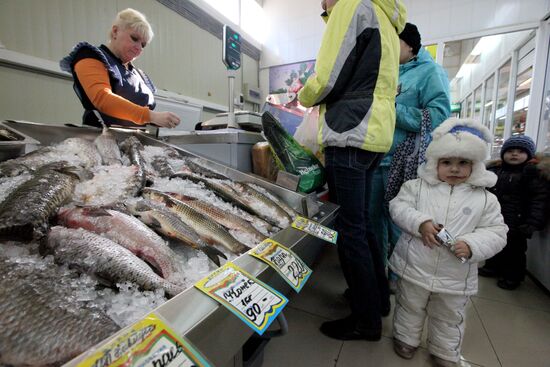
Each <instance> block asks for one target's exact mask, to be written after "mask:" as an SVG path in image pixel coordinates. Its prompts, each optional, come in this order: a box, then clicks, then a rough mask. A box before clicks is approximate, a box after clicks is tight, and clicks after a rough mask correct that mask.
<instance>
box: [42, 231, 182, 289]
mask: <svg viewBox="0 0 550 367" xmlns="http://www.w3.org/2000/svg"><path fill="white" fill-rule="evenodd" d="M44 246H45V247H46V248H47V249H48V250H49V251H50V252H52V253H53V255H54V258H55V260H56V261H58V262H60V263H63V264H69V265H73V266H76V267H78V268H80V269H82V271H84V272H86V273H91V274H95V275H99V276H100V277H102V278H105V279H107V280H109V281H111V282H113V283H120V282H124V281H130V282H133V283H136V284H138V285H139V286H140V287H141V288H143V289H145V290H154V289H158V288H161V289H164V290H165V291H166V293H168V294H169V295H171V296H175V295H176V294H178V293H180V292H181V291H183V287H182V286H179V285H175V284H172V283H170V282H168V281H166V280H165V279H163V278H161V277H160V276H158V275H157V274H156V273H155V272H154V271H153V270H152V269H151V268H150V267H149V265H147V264H146V263H145V262H144V261H143V260H141V259H140V258H138V257H137V256H135V255H134V254H132V253H131V252H130V251H129V250H127V249H125V248H124V247H122V246H120V245H119V244H117V243H116V242H113V241H111V240H110V239H108V238H105V237H102V236H99V235H97V234H95V233H92V232H89V231H86V230H84V229H82V228H79V229H71V228H65V227H60V226H56V227H53V228H52V229H51V230H50V233H49V234H48V238H47V241H45V242H44Z"/></svg>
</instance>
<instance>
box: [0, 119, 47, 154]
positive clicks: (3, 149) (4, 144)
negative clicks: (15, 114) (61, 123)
mask: <svg viewBox="0 0 550 367" xmlns="http://www.w3.org/2000/svg"><path fill="white" fill-rule="evenodd" d="M4 122H6V121H4ZM4 122H0V129H1V130H7V131H8V132H9V133H10V134H11V135H13V136H14V137H15V138H16V139H17V140H0V162H2V161H7V160H8V159H12V158H17V157H19V156H20V155H23V154H25V153H27V152H29V151H31V150H33V149H34V147H33V148H29V146H31V145H32V146H36V145H38V144H40V142H38V141H36V140H34V139H33V138H31V137H29V136H27V135H25V134H22V133H20V132H18V131H14V130H13V129H11V128H9V127H8V126H7V125H6V124H5V123H4Z"/></svg>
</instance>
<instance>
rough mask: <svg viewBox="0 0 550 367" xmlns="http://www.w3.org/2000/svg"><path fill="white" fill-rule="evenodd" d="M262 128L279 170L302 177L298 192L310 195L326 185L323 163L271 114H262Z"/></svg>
mask: <svg viewBox="0 0 550 367" xmlns="http://www.w3.org/2000/svg"><path fill="white" fill-rule="evenodd" d="M262 127H263V134H264V136H265V138H266V140H267V141H268V142H269V144H270V147H271V150H272V152H273V156H274V158H275V162H276V163H277V166H279V169H281V170H283V171H287V172H289V173H291V174H293V175H297V176H300V181H299V183H298V191H300V192H306V193H309V192H312V191H314V190H315V189H316V188H318V187H319V186H323V185H324V184H325V169H324V168H323V165H322V164H321V162H319V160H318V159H317V158H316V157H315V155H314V154H313V153H312V152H310V151H309V150H308V149H307V148H304V147H302V146H301V145H300V144H299V143H298V142H297V141H296V140H295V139H294V138H293V137H292V135H290V134H289V133H288V132H287V131H286V130H285V129H284V128H283V126H282V125H281V124H280V123H279V121H277V119H276V118H275V117H273V115H272V114H271V113H269V112H264V113H263V114H262Z"/></svg>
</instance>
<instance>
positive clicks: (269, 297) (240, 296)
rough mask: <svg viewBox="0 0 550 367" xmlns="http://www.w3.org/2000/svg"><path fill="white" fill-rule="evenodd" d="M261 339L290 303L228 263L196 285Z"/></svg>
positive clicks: (265, 285) (279, 294)
mask: <svg viewBox="0 0 550 367" xmlns="http://www.w3.org/2000/svg"><path fill="white" fill-rule="evenodd" d="M195 287H197V288H198V289H200V290H201V291H203V292H204V293H206V294H207V295H209V296H210V297H212V298H213V299H215V300H216V301H218V302H220V303H221V304H222V305H224V306H225V307H227V309H229V311H231V312H232V313H234V314H235V315H236V316H237V317H238V318H240V319H241V320H242V321H244V322H245V323H246V324H247V325H248V326H250V327H251V328H252V329H253V330H254V331H256V332H257V333H258V334H260V335H262V334H263V333H264V331H265V330H266V329H267V328H268V327H269V325H271V323H272V322H273V320H275V318H276V317H277V315H278V314H279V312H281V311H282V310H283V308H284V306H285V305H286V304H287V303H288V299H286V297H285V296H283V295H282V294H281V293H279V292H277V291H276V290H274V289H273V288H271V287H269V286H268V285H267V284H265V283H262V282H261V281H259V280H258V279H254V278H253V277H252V276H251V275H250V274H248V273H246V272H245V271H244V270H242V269H240V268H238V267H237V266H236V265H234V264H233V263H226V264H225V265H224V266H222V267H221V268H218V269H217V270H215V271H214V272H212V273H211V274H209V275H208V276H207V277H205V278H203V279H201V280H200V281H198V282H197V283H196V284H195Z"/></svg>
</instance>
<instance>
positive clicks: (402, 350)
mask: <svg viewBox="0 0 550 367" xmlns="http://www.w3.org/2000/svg"><path fill="white" fill-rule="evenodd" d="M416 349H417V348H416V347H413V346H410V345H409V344H407V343H403V342H402V341H400V340H397V339H395V338H394V339H393V350H394V351H395V353H397V355H398V356H399V357H401V358H405V359H411V358H412V357H414V353H415V352H416Z"/></svg>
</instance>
